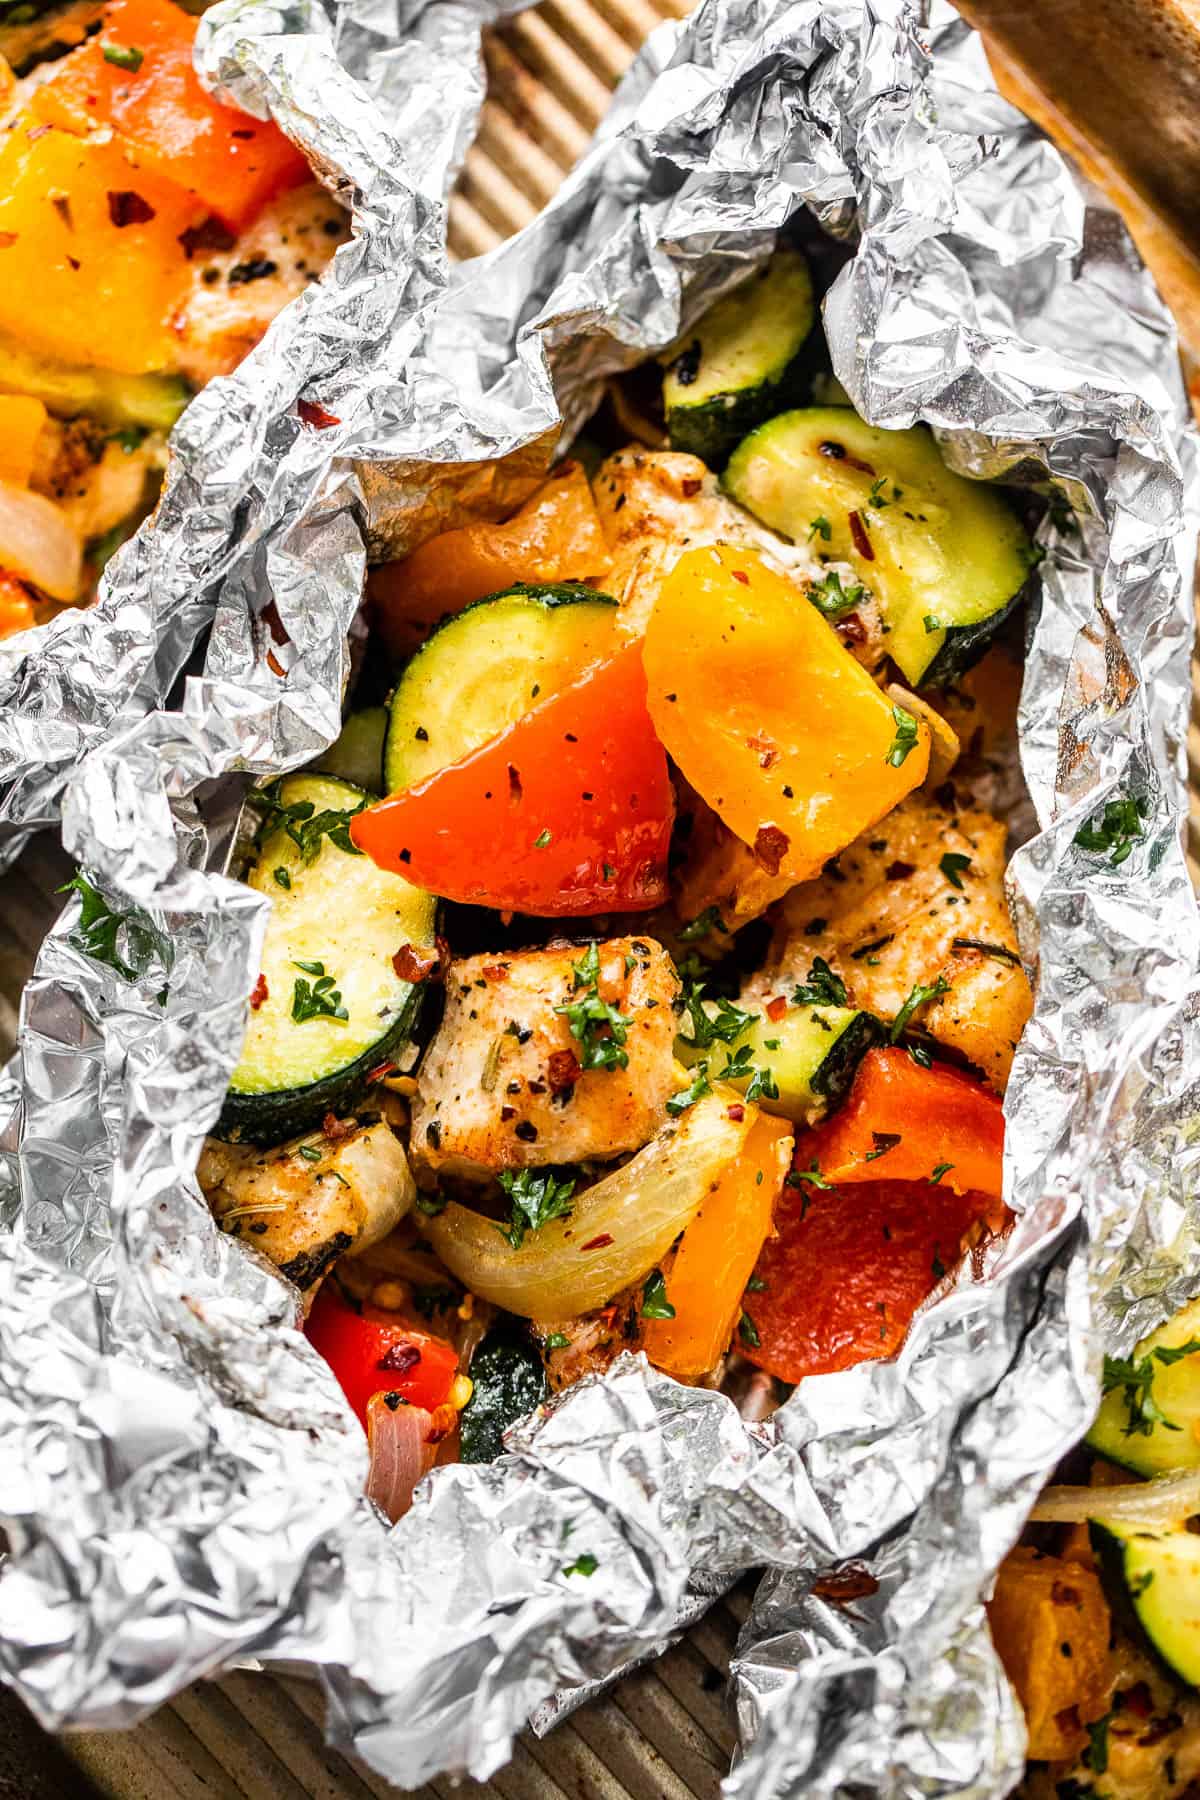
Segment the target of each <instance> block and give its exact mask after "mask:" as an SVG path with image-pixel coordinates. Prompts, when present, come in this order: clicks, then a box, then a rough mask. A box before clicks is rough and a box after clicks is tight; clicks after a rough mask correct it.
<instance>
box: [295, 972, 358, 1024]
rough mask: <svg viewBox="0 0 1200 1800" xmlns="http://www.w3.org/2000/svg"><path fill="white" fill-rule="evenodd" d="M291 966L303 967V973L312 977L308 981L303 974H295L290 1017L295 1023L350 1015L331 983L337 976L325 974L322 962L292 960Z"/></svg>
mask: <svg viewBox="0 0 1200 1800" xmlns="http://www.w3.org/2000/svg"><path fill="white" fill-rule="evenodd" d="M292 967H293V968H294V969H303V970H304V973H305V975H311V976H313V977H314V979H313V981H312V982H311V983H310V982H307V981H305V980H304V978H303V976H297V977H296V982H295V985H294V986H293V988H292V1018H293V1019H294V1020H295V1022H296V1024H297V1025H305V1024H307V1023H308V1021H309V1019H338V1020H341V1021H345V1020H346V1019H348V1018H349V1017H350V1014H349V1013H348V1012H347V1011H346V1008H345V1007H344V1006H343V1005H342V996H341V995H340V994H339V992H338V990H337V988H336V987H335V986H334V985H333V984H334V982H335V981H336V980H337V976H336V975H327V974H326V973H325V964H324V963H319V962H298V961H295V960H293V963H292Z"/></svg>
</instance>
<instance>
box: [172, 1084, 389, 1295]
mask: <svg viewBox="0 0 1200 1800" xmlns="http://www.w3.org/2000/svg"><path fill="white" fill-rule="evenodd" d="M342 1133H344V1134H345V1135H341V1134H342ZM197 1174H198V1176H199V1180H200V1186H201V1187H202V1188H203V1189H204V1193H205V1196H206V1198H207V1200H208V1204H209V1206H210V1207H211V1208H212V1212H213V1217H214V1218H215V1219H216V1221H217V1224H218V1225H220V1227H221V1228H222V1230H223V1231H228V1232H230V1233H231V1234H232V1235H233V1236H234V1237H244V1238H245V1239H246V1241H247V1243H250V1244H253V1245H254V1247H255V1248H256V1249H257V1250H261V1251H262V1252H263V1253H264V1255H266V1256H269V1257H270V1259H271V1261H272V1262H273V1263H275V1264H277V1265H278V1267H279V1269H280V1271H281V1272H282V1273H283V1274H284V1275H286V1276H287V1277H288V1279H289V1280H290V1281H294V1282H295V1284H296V1286H297V1287H298V1288H305V1289H307V1288H312V1287H315V1286H316V1284H317V1282H318V1281H319V1280H320V1279H321V1277H322V1276H323V1275H324V1274H325V1273H326V1271H327V1270H328V1269H329V1268H330V1266H331V1265H332V1264H333V1263H335V1262H336V1261H337V1259H338V1257H339V1256H346V1255H354V1254H356V1253H357V1252H359V1251H362V1250H369V1249H370V1247H371V1246H372V1244H377V1243H378V1242H379V1240H380V1239H381V1238H384V1237H386V1236H387V1234H388V1232H389V1231H392V1230H394V1228H395V1227H396V1226H397V1225H398V1224H399V1223H400V1220H401V1219H402V1218H403V1217H404V1215H405V1213H406V1212H407V1211H408V1209H409V1207H410V1206H411V1205H412V1203H413V1201H414V1199H415V1198H416V1187H415V1185H414V1183H413V1178H412V1171H411V1170H410V1169H409V1166H408V1160H407V1158H406V1157H405V1154H404V1150H403V1148H402V1146H401V1143H400V1140H399V1138H397V1137H396V1135H395V1133H394V1132H393V1131H392V1130H391V1128H390V1126H388V1125H385V1124H384V1123H383V1121H382V1120H379V1121H377V1122H376V1123H375V1124H373V1125H357V1124H355V1123H354V1122H353V1121H346V1122H345V1123H341V1122H339V1121H337V1120H335V1119H329V1120H327V1121H326V1131H325V1132H308V1133H307V1134H306V1135H305V1136H304V1137H300V1138H294V1139H293V1140H292V1141H291V1142H290V1143H287V1144H280V1145H278V1146H277V1147H276V1148H275V1149H271V1150H259V1149H256V1148H255V1147H254V1146H253V1145H249V1144H226V1143H223V1142H222V1141H221V1140H220V1139H219V1138H209V1139H207V1141H206V1142H205V1146H204V1150H203V1152H202V1153H201V1157H200V1165H199V1168H198V1170H197Z"/></svg>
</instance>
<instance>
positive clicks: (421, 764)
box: [383, 581, 616, 794]
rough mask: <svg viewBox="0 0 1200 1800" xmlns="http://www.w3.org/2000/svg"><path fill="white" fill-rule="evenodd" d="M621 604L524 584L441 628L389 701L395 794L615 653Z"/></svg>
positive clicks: (577, 590)
mask: <svg viewBox="0 0 1200 1800" xmlns="http://www.w3.org/2000/svg"><path fill="white" fill-rule="evenodd" d="M615 622H616V601H615V600H612V599H610V597H609V596H608V595H607V594H598V593H596V592H595V591H594V589H592V588H589V587H584V586H583V584H582V583H581V582H577V581H569V582H563V583H562V584H561V585H559V586H556V587H535V586H527V585H526V584H524V583H520V584H518V585H517V586H516V587H511V588H506V589H505V591H504V592H503V593H500V594H490V595H489V596H488V597H487V598H486V599H485V600H476V601H475V602H474V604H473V605H471V606H468V607H466V608H465V609H464V611H462V612H460V613H455V615H454V617H453V618H450V619H447V620H446V622H445V624H443V625H439V627H438V629H437V630H436V631H435V632H434V634H433V636H432V637H431V638H429V639H427V640H426V642H425V643H424V644H422V646H421V648H420V649H419V650H418V651H417V653H416V655H415V656H414V657H413V659H412V661H411V662H410V663H409V664H408V665H407V666H406V668H405V670H404V673H403V674H402V675H401V677H400V680H399V682H398V683H397V684H396V691H395V693H394V694H393V695H392V699H391V706H390V709H389V716H388V728H387V742H386V744H385V746H384V759H383V773H384V780H385V784H386V788H387V792H388V793H389V794H394V793H398V792H399V790H400V789H401V788H409V787H414V786H415V785H416V783H417V782H419V781H424V780H425V778H426V777H427V776H429V775H434V774H436V773H437V771H438V770H439V769H444V768H446V767H447V765H448V764H450V763H453V762H458V761H459V760H460V758H462V757H464V756H468V755H469V754H470V753H471V751H472V750H478V748H479V746H480V745H481V744H486V743H487V741H488V739H489V738H493V737H495V736H496V734H497V733H498V732H501V731H504V730H505V729H506V728H507V727H508V726H509V725H512V724H514V723H515V721H516V720H517V719H519V718H521V717H522V715H523V714H524V713H527V712H528V711H529V709H530V707H531V706H533V705H535V704H536V702H537V699H538V696H539V695H541V694H550V693H553V692H554V690H555V689H556V688H561V687H563V686H564V685H565V684H566V683H567V682H568V681H572V680H573V679H574V678H575V676H576V675H578V674H580V673H581V672H582V670H584V669H585V668H586V667H587V666H588V664H589V663H592V662H595V661H597V660H598V659H599V658H600V657H601V656H603V655H605V654H606V653H607V651H608V650H609V649H610V648H611V646H612V642H613V633H614V630H615Z"/></svg>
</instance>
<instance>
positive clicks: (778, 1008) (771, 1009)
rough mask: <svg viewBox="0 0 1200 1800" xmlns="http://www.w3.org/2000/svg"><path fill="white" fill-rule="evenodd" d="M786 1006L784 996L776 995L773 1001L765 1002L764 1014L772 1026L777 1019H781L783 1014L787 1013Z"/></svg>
mask: <svg viewBox="0 0 1200 1800" xmlns="http://www.w3.org/2000/svg"><path fill="white" fill-rule="evenodd" d="M787 1004H788V1003H787V995H786V994H776V996H775V998H774V999H773V1000H768V1001H767V1006H766V1013H767V1017H768V1019H770V1021H771V1023H772V1025H774V1024H775V1023H776V1022H777V1021H778V1020H779V1019H782V1017H783V1015H784V1013H785V1012H786V1011H787Z"/></svg>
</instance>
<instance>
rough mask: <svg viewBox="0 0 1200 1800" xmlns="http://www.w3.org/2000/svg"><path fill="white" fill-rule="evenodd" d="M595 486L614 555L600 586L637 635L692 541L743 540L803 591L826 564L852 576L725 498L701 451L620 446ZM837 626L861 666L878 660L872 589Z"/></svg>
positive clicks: (879, 636) (878, 621)
mask: <svg viewBox="0 0 1200 1800" xmlns="http://www.w3.org/2000/svg"><path fill="white" fill-rule="evenodd" d="M592 491H593V493H594V494H595V496H596V507H597V510H598V512H599V514H600V524H601V527H602V529H603V531H604V535H605V538H606V539H607V541H608V546H609V549H610V551H611V552H612V558H613V566H612V568H611V570H610V571H609V573H608V575H606V576H605V586H606V587H607V588H608V591H609V592H610V593H611V594H613V595H615V596H616V598H617V599H618V600H619V601H620V605H621V615H620V618H621V623H622V625H623V626H624V627H625V628H626V629H627V630H628V631H630V632H631V633H633V634H635V635H636V634H640V633H641V632H643V631H644V630H645V628H646V620H647V619H648V618H649V616H650V613H651V612H652V610H653V608H654V600H655V596H656V595H657V593H658V589H659V586H660V584H661V582H662V580H663V578H664V577H665V576H666V575H667V574H668V573H669V572H670V570H671V569H672V568H673V567H674V565H675V563H676V561H677V560H678V558H679V556H680V554H681V553H682V552H683V551H684V550H686V549H688V548H689V547H691V546H694V545H696V544H717V543H724V544H745V545H747V546H748V547H750V548H752V549H754V550H757V551H758V552H759V554H760V555H761V556H763V557H764V558H765V559H766V560H767V561H768V562H769V563H771V564H772V565H773V566H774V567H775V568H777V569H778V570H780V572H781V573H782V574H784V575H786V576H787V577H788V578H789V579H790V580H791V581H794V582H795V583H796V586H797V587H798V588H799V589H800V590H801V591H802V592H803V591H804V589H805V587H806V584H807V583H808V582H810V581H819V580H820V579H821V577H822V575H824V574H825V573H826V572H827V570H828V569H830V568H837V569H839V571H840V573H841V574H842V575H843V576H844V577H845V578H846V580H847V582H849V581H850V580H851V579H852V577H851V575H850V572H849V571H848V570H847V569H846V567H845V565H842V564H836V563H824V562H822V560H821V558H820V556H819V555H818V554H817V553H816V551H815V550H814V549H813V548H812V546H811V545H808V544H789V543H788V541H787V539H786V538H783V537H780V536H779V535H778V533H776V532H774V531H768V530H767V528H766V526H764V525H760V524H759V522H758V520H757V519H755V518H754V517H753V515H752V514H750V513H748V512H746V511H745V510H744V509H743V508H742V507H740V506H738V505H736V504H735V503H734V502H733V501H732V500H729V499H727V498H726V496H725V495H724V494H722V492H721V489H720V484H719V482H718V481H717V478H716V476H715V475H713V474H712V473H711V472H710V470H709V469H708V468H707V466H706V465H705V464H704V463H702V462H701V461H700V459H699V458H698V457H695V456H685V455H683V454H681V453H680V452H679V451H677V450H642V449H639V448H636V447H634V448H631V449H628V450H618V451H617V452H616V454H615V455H613V456H610V457H608V458H607V460H606V461H605V462H603V463H601V465H600V467H599V469H598V470H597V471H596V476H595V480H594V481H593V483H592ZM835 629H836V630H837V633H838V636H839V637H840V638H841V640H842V642H843V643H844V644H845V646H846V648H847V649H848V650H849V651H850V652H851V653H852V654H853V655H854V656H856V657H857V658H858V660H859V661H860V662H861V663H862V664H863V666H864V667H865V668H868V669H874V668H876V667H877V666H878V665H879V663H881V662H882V660H883V657H884V653H885V650H886V641H885V637H884V633H883V620H882V617H881V615H880V613H879V609H878V607H877V606H876V604H875V601H874V600H873V599H872V598H871V597H870V596H869V595H865V596H864V598H863V601H862V603H861V605H860V606H858V607H857V608H856V610H855V611H854V612H852V613H847V614H846V615H845V617H844V618H842V619H839V620H838V622H837V625H836V627H835Z"/></svg>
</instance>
